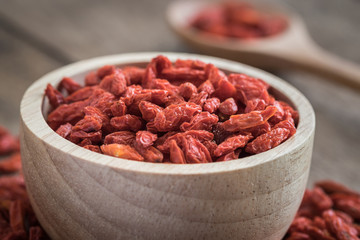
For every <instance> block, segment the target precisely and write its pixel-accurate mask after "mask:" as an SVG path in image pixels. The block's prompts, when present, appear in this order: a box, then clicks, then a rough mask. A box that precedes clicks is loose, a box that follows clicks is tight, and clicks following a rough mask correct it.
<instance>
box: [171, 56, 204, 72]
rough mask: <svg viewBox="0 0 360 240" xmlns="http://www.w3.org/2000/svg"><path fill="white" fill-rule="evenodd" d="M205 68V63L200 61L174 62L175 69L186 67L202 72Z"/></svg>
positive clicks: (181, 60) (180, 60)
mask: <svg viewBox="0 0 360 240" xmlns="http://www.w3.org/2000/svg"><path fill="white" fill-rule="evenodd" d="M205 66H206V63H204V62H203V61H200V60H190V59H186V60H183V59H177V60H176V61H175V67H176V68H183V67H187V68H192V69H198V70H204V68H205Z"/></svg>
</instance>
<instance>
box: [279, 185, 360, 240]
mask: <svg viewBox="0 0 360 240" xmlns="http://www.w3.org/2000/svg"><path fill="white" fill-rule="evenodd" d="M359 224H360V194H359V193H357V192H354V191H352V190H350V189H349V188H347V187H345V186H343V185H341V184H338V183H335V182H333V181H321V182H317V183H316V184H315V188H314V189H313V190H306V191H305V194H304V198H303V201H302V203H301V206H300V209H299V210H298V212H297V214H296V217H295V219H294V221H293V222H292V224H291V226H290V228H289V230H288V233H287V236H286V237H285V238H284V239H286V240H336V239H339V240H356V239H359V238H358V237H360V225H359Z"/></svg>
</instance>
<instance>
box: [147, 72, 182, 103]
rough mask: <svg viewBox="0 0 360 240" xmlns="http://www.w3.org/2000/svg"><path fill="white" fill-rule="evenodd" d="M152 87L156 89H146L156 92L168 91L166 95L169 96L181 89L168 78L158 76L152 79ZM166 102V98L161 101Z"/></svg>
mask: <svg viewBox="0 0 360 240" xmlns="http://www.w3.org/2000/svg"><path fill="white" fill-rule="evenodd" d="M151 88H152V89H154V90H148V89H146V90H145V91H155V92H161V91H162V92H164V93H166V95H165V97H167V95H174V94H178V93H179V91H180V88H179V87H178V86H175V85H173V84H171V83H170V82H169V81H168V80H165V79H158V78H156V79H154V80H153V81H152V84H151ZM164 90H166V91H164ZM164 102H165V101H164V100H162V101H161V103H164ZM161 103H160V104H161Z"/></svg>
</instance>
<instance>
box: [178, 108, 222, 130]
mask: <svg viewBox="0 0 360 240" xmlns="http://www.w3.org/2000/svg"><path fill="white" fill-rule="evenodd" d="M218 121H219V118H218V117H217V116H216V115H214V114H210V113H208V112H201V113H199V114H197V115H195V116H194V117H193V118H192V119H191V120H190V122H184V123H183V124H181V125H180V130H181V131H183V132H185V131H189V130H207V131H211V129H212V126H214V125H215V124H216V123H217V122H218Z"/></svg>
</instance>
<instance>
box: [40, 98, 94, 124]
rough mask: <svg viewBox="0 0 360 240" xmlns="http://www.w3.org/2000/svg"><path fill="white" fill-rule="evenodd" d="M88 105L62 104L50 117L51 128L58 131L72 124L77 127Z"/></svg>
mask: <svg viewBox="0 0 360 240" xmlns="http://www.w3.org/2000/svg"><path fill="white" fill-rule="evenodd" d="M87 105H88V102H86V101H80V102H74V103H71V104H62V105H61V106H59V107H58V108H56V109H55V110H54V111H52V112H51V113H50V114H49V115H48V119H47V120H48V124H49V126H50V127H51V128H52V129H54V130H56V129H58V128H59V127H60V126H61V125H64V124H66V123H70V124H71V125H75V124H76V123H77V122H78V121H79V120H81V119H82V118H83V117H84V113H83V109H84V107H86V106H87Z"/></svg>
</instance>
